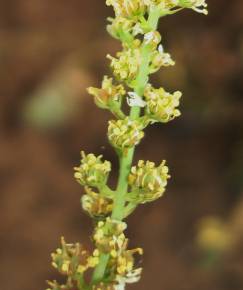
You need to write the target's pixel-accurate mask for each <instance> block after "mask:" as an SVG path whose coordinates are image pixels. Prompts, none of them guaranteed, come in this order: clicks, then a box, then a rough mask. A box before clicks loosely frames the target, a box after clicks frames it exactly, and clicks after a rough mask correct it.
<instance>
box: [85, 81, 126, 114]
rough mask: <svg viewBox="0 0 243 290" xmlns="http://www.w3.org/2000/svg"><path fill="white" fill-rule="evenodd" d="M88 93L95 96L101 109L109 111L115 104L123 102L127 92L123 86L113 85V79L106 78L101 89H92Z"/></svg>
mask: <svg viewBox="0 0 243 290" xmlns="http://www.w3.org/2000/svg"><path fill="white" fill-rule="evenodd" d="M88 93H89V94H91V95H93V96H94V100H95V103H96V105H97V106H98V107H99V108H101V109H109V108H110V107H112V106H113V103H114V102H118V103H119V102H120V101H121V99H122V97H123V96H124V95H125V94H126V91H125V88H124V87H123V86H122V85H117V86H116V85H113V80H112V78H108V77H107V76H104V79H103V81H102V86H101V88H100V89H98V88H94V87H90V88H88Z"/></svg>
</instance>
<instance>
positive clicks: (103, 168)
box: [74, 151, 111, 187]
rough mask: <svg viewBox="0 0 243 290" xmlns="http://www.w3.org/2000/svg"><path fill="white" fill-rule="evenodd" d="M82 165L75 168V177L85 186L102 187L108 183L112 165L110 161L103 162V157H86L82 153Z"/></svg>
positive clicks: (90, 155)
mask: <svg viewBox="0 0 243 290" xmlns="http://www.w3.org/2000/svg"><path fill="white" fill-rule="evenodd" d="M81 156H82V159H81V164H80V166H79V167H75V168H74V170H75V174H74V177H75V178H76V179H77V181H78V182H79V183H80V184H81V185H83V186H86V185H88V186H93V187H100V186H102V185H104V184H106V182H107V178H108V176H109V172H110V171H111V163H110V162H109V161H104V162H102V161H101V158H102V155H100V156H98V157H96V156H95V155H94V154H88V155H85V153H84V152H83V151H82V152H81Z"/></svg>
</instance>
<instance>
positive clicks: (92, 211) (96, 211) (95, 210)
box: [81, 187, 113, 219]
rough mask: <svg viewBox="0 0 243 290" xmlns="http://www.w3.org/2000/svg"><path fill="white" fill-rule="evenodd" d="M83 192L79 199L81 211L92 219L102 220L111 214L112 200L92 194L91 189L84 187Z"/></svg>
mask: <svg viewBox="0 0 243 290" xmlns="http://www.w3.org/2000/svg"><path fill="white" fill-rule="evenodd" d="M85 192H86V194H84V195H83V196H82V198H81V204H82V207H83V210H84V211H86V212H87V213H88V214H89V215H90V216H91V217H92V218H95V219H103V218H105V217H106V216H108V215H109V214H111V212H112V209H113V200H112V199H109V198H107V197H105V196H103V195H102V194H100V193H96V192H94V191H93V190H92V189H91V188H89V187H85Z"/></svg>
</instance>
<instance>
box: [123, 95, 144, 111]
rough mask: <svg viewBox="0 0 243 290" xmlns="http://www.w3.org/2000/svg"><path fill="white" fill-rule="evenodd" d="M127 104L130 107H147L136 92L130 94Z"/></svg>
mask: <svg viewBox="0 0 243 290" xmlns="http://www.w3.org/2000/svg"><path fill="white" fill-rule="evenodd" d="M128 96H129V97H127V103H128V105H129V106H130V107H141V108H143V107H145V106H146V102H144V101H143V99H142V98H141V97H140V96H139V95H138V94H136V93H135V92H128Z"/></svg>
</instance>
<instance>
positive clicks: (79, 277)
mask: <svg viewBox="0 0 243 290" xmlns="http://www.w3.org/2000/svg"><path fill="white" fill-rule="evenodd" d="M51 257H52V265H53V267H54V268H55V269H57V270H58V271H59V272H60V273H61V274H62V275H65V276H67V277H68V279H67V282H66V284H64V285H59V284H58V283H57V282H56V281H49V282H48V284H49V286H50V287H51V288H49V289H52V290H59V289H60V290H66V289H73V288H75V287H77V288H78V289H82V284H81V283H82V281H83V275H84V273H85V272H86V271H87V270H89V269H92V268H94V267H95V266H96V265H97V264H98V262H99V259H98V254H97V250H95V251H94V252H93V254H92V255H90V254H89V252H88V251H87V250H85V249H84V247H83V246H82V245H80V244H79V243H76V244H67V243H66V242H65V240H64V238H63V237H62V238H61V248H58V249H57V250H56V252H55V253H53V254H52V255H51Z"/></svg>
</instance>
